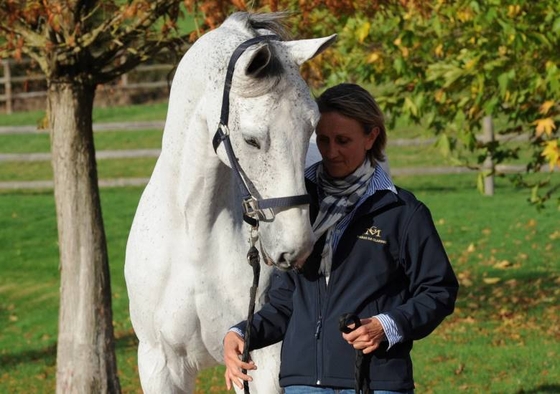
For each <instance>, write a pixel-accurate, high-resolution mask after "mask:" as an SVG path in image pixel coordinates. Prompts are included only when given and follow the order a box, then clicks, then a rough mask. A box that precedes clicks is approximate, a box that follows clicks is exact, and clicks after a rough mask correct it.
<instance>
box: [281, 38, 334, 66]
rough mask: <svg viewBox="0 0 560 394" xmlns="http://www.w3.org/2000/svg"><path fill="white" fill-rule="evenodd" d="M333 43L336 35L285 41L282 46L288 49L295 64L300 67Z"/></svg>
mask: <svg viewBox="0 0 560 394" xmlns="http://www.w3.org/2000/svg"><path fill="white" fill-rule="evenodd" d="M335 41H336V34H333V35H332V36H328V37H322V38H311V39H307V40H297V41H287V42H285V43H284V44H285V45H286V47H287V48H288V50H289V52H290V53H291V55H292V58H293V59H294V61H295V62H296V64H297V65H298V66H301V65H302V64H303V63H305V62H306V61H308V60H310V59H313V58H314V57H315V56H317V55H318V54H320V53H321V52H323V51H324V50H325V49H327V48H328V47H329V46H331V45H332V43H333V42H335Z"/></svg>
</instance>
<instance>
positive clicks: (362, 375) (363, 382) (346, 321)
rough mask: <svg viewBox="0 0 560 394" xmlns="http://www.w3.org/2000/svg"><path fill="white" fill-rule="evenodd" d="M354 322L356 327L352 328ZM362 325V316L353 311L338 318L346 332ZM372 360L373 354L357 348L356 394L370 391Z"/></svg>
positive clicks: (355, 369)
mask: <svg viewBox="0 0 560 394" xmlns="http://www.w3.org/2000/svg"><path fill="white" fill-rule="evenodd" d="M352 324H353V325H354V327H352V328H350V326H351V325H352ZM361 325H362V322H361V321H360V318H359V317H358V316H357V315H355V314H353V313H345V314H344V315H342V316H340V319H339V320H338V327H339V329H340V331H342V332H343V333H345V334H348V333H351V332H352V331H354V330H355V329H356V328H358V327H360V326H361ZM370 361H371V355H366V354H364V352H363V350H359V349H356V362H355V363H354V390H355V391H356V394H369V393H370V389H369V381H370V378H369V374H368V372H369V364H370Z"/></svg>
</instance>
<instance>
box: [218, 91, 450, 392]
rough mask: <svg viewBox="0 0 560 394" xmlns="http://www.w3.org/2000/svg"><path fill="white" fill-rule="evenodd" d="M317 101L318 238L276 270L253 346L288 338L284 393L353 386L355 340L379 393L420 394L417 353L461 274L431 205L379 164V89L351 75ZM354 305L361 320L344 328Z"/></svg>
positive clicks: (233, 370) (233, 353)
mask: <svg viewBox="0 0 560 394" xmlns="http://www.w3.org/2000/svg"><path fill="white" fill-rule="evenodd" d="M317 104H318V106H319V111H320V112H321V118H320V120H319V123H318V125H317V128H316V136H317V146H318V148H319V152H320V153H321V157H322V159H323V160H322V161H321V162H319V163H317V164H315V165H313V166H311V167H309V168H308V169H307V171H306V181H307V187H308V192H309V194H310V195H311V196H312V200H313V203H312V204H311V207H310V212H311V213H310V214H311V221H312V223H313V230H314V232H315V234H316V236H317V239H318V241H317V242H316V244H315V248H314V251H313V253H312V254H311V256H310V257H309V258H308V260H307V261H306V263H305V265H304V267H303V269H302V270H301V271H300V272H279V271H278V272H276V273H275V276H274V278H273V280H272V286H271V289H270V291H269V298H270V300H269V302H268V303H267V304H266V305H264V306H263V308H262V309H261V310H260V311H259V312H258V313H256V314H255V317H254V320H253V328H252V337H251V346H252V347H254V348H260V347H264V346H267V345H270V344H273V343H276V342H278V341H280V340H283V344H282V356H281V357H282V358H281V367H280V385H281V386H282V387H284V390H285V393H286V394H301V393H321V394H329V393H354V389H353V388H354V387H355V381H354V380H355V374H354V364H355V362H354V361H355V357H356V350H362V351H363V354H364V355H365V356H364V357H365V360H367V366H368V368H367V371H366V375H367V376H366V378H367V380H368V386H369V388H370V389H371V390H372V391H373V393H413V391H414V381H413V376H412V375H413V374H412V361H411V357H410V351H411V349H412V343H413V341H414V340H418V339H421V338H423V337H425V336H427V335H428V334H430V333H431V332H432V331H433V330H434V329H435V328H436V327H437V326H438V325H439V324H440V323H441V322H442V320H443V319H444V318H445V317H446V316H447V315H449V314H451V313H452V312H453V308H454V305H455V299H456V296H457V290H458V284H457V279H456V277H455V275H454V273H453V270H452V268H451V265H450V263H449V260H448V258H447V255H446V253H445V250H444V248H443V245H442V242H441V240H440V238H439V236H438V233H437V231H436V228H435V226H434V223H433V220H432V218H431V215H430V212H429V210H428V208H427V207H426V206H425V205H424V204H422V203H421V202H420V201H418V200H417V199H416V198H415V197H414V195H412V194H411V193H410V192H408V191H406V190H404V189H400V188H397V187H395V186H394V185H393V183H392V181H391V180H390V178H389V177H388V176H387V174H386V173H385V172H384V171H383V170H382V169H381V166H380V165H379V162H380V161H383V159H384V157H383V153H382V152H383V150H384V148H385V144H386V131H385V126H384V121H383V114H382V113H381V111H380V109H379V107H378V105H377V103H376V102H375V100H374V99H373V97H372V96H371V95H370V94H369V93H368V92H367V91H366V90H365V89H363V88H361V87H360V86H358V85H354V84H341V85H337V86H335V87H333V88H330V89H328V90H326V91H325V92H324V93H323V94H322V95H321V96H320V97H319V98H318V99H317ZM348 312H351V313H353V314H355V315H356V316H358V317H359V319H360V323H361V326H359V327H357V328H355V329H354V330H353V331H351V332H349V333H341V332H340V327H339V319H340V317H341V315H343V314H345V313H348ZM244 329H245V322H241V323H239V324H238V325H236V326H235V327H233V328H232V329H231V330H230V332H228V333H227V334H226V337H225V338H224V360H225V363H226V375H225V378H226V385H227V387H228V389H229V388H231V384H232V382H233V384H236V385H237V386H239V387H242V381H243V380H250V377H249V376H248V375H245V374H243V373H242V372H241V369H242V368H244V369H246V370H252V369H255V368H256V366H255V365H254V364H253V363H243V362H242V361H240V359H239V355H240V354H242V350H243V339H242V333H243V332H244Z"/></svg>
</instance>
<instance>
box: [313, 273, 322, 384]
mask: <svg viewBox="0 0 560 394" xmlns="http://www.w3.org/2000/svg"><path fill="white" fill-rule="evenodd" d="M321 281H322V279H320V280H318V281H317V292H318V297H317V306H318V309H319V316H318V318H317V323H316V325H315V344H316V349H317V353H316V357H317V358H316V367H317V369H316V371H317V377H316V379H315V384H316V385H320V384H321V376H322V375H323V363H322V360H323V340H322V336H321V330H322V328H323V311H322V306H321V293H322V292H321Z"/></svg>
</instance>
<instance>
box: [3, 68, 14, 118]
mask: <svg viewBox="0 0 560 394" xmlns="http://www.w3.org/2000/svg"><path fill="white" fill-rule="evenodd" d="M2 63H4V91H5V92H6V94H5V96H6V113H7V114H11V113H12V74H11V72H10V61H9V60H7V59H5V60H4V61H3V62H2Z"/></svg>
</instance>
